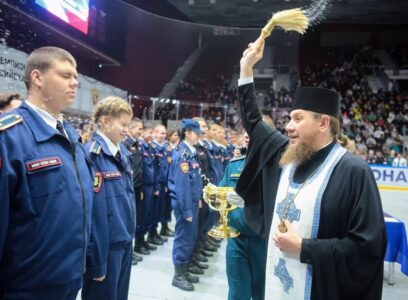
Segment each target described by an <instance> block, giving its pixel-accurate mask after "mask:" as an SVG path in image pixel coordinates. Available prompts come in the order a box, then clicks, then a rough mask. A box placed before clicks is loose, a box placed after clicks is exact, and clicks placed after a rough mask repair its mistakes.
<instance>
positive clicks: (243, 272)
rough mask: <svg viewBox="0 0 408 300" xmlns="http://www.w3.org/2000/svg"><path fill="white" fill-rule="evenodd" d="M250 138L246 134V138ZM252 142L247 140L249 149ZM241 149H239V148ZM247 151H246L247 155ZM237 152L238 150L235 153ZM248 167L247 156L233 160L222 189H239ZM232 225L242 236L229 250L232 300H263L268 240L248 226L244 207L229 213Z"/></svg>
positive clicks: (234, 239) (228, 261)
mask: <svg viewBox="0 0 408 300" xmlns="http://www.w3.org/2000/svg"><path fill="white" fill-rule="evenodd" d="M247 136H248V135H247V134H245V136H244V138H245V137H247ZM247 144H248V139H246V141H245V146H244V148H242V150H244V149H246V146H247ZM237 150H238V149H237ZM245 152H246V151H242V153H245ZM235 153H237V151H235ZM244 164H245V155H241V156H237V157H235V158H233V159H232V160H231V162H230V163H229V165H228V167H227V169H226V170H225V174H224V177H223V179H222V180H221V182H220V184H219V185H220V186H229V187H236V185H237V181H238V178H239V176H240V175H241V173H242V170H243V168H244ZM228 217H229V225H230V226H232V227H234V228H236V229H237V230H238V231H239V232H240V235H239V237H237V238H232V239H228V242H227V250H226V264H227V278H228V287H229V291H228V299H229V300H240V299H242V300H247V299H253V300H262V299H264V293H265V264H266V243H265V239H263V238H262V237H259V236H258V235H257V234H255V233H254V232H253V231H252V230H251V228H249V226H248V225H247V224H246V223H245V220H244V208H237V209H235V210H233V211H231V212H230V213H229V214H228Z"/></svg>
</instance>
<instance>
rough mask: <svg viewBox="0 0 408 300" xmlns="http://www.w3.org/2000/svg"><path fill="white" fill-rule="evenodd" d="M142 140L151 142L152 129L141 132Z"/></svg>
mask: <svg viewBox="0 0 408 300" xmlns="http://www.w3.org/2000/svg"><path fill="white" fill-rule="evenodd" d="M143 138H144V140H145V141H146V142H149V143H150V142H151V141H152V139H153V130H152V129H145V130H144V131H143Z"/></svg>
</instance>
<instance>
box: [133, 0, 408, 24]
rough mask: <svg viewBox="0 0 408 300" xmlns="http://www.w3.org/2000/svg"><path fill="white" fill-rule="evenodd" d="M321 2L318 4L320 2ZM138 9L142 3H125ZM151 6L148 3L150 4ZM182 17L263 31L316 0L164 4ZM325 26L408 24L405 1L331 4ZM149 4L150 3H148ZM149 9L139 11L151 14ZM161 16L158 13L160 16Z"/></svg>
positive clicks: (351, 0)
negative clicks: (274, 17)
mask: <svg viewBox="0 0 408 300" xmlns="http://www.w3.org/2000/svg"><path fill="white" fill-rule="evenodd" d="M320 1H321V0H320ZM126 2H128V3H130V4H132V2H133V4H134V5H135V6H139V7H141V6H143V5H141V6H140V5H139V4H140V3H141V2H143V1H137V0H127V1H126ZM149 2H150V1H149ZM154 2H156V3H157V2H168V3H169V4H171V5H172V6H173V7H174V8H175V9H176V10H178V11H179V12H180V13H181V15H184V16H185V18H183V17H176V18H178V19H182V20H190V21H192V22H194V23H200V24H208V25H216V26H227V27H244V28H248V27H249V28H251V27H262V26H263V25H264V24H265V21H266V20H267V19H269V18H270V17H271V14H272V12H276V11H279V10H283V9H289V8H294V7H309V6H310V4H311V2H319V0H166V1H154ZM330 2H331V5H332V7H331V8H330V10H329V12H328V14H327V18H326V20H325V22H326V23H348V24H407V23H408V1H407V0H330ZM151 4H152V3H151ZM151 4H150V5H149V7H141V8H142V9H146V10H150V11H152V12H155V11H154V9H153V10H151V9H152V5H151ZM159 14H160V13H159Z"/></svg>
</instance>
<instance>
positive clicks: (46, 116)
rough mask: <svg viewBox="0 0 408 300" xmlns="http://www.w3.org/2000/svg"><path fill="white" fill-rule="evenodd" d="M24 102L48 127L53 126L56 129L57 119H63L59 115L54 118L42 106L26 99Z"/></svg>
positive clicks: (61, 120)
mask: <svg viewBox="0 0 408 300" xmlns="http://www.w3.org/2000/svg"><path fill="white" fill-rule="evenodd" d="M25 103H26V104H27V105H28V106H29V107H30V108H31V109H32V110H34V111H35V112H36V113H37V114H38V115H39V116H40V118H41V119H43V121H44V122H45V123H46V124H47V125H48V126H50V127H52V128H54V129H55V130H57V129H56V128H57V121H60V122H61V123H62V122H63V121H64V119H63V118H62V116H61V115H59V117H58V119H56V118H55V117H54V116H53V115H51V114H50V113H49V112H47V111H45V110H44V109H42V108H39V107H38V106H36V105H34V104H33V103H31V102H30V101H28V100H26V101H25Z"/></svg>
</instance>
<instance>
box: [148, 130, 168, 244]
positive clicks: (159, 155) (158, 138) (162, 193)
mask: <svg viewBox="0 0 408 300" xmlns="http://www.w3.org/2000/svg"><path fill="white" fill-rule="evenodd" d="M154 136H155V138H154V140H153V142H152V144H151V146H152V148H153V152H154V154H155V161H154V167H155V183H154V193H153V195H154V201H153V220H152V226H151V230H150V231H149V237H155V238H156V239H159V240H161V241H162V242H167V238H165V237H164V236H160V235H159V234H158V233H157V225H158V223H159V222H160V221H161V220H162V219H163V217H164V214H165V209H166V196H167V177H168V173H169V162H168V159H167V156H168V154H167V145H166V136H167V131H166V127H164V126H163V125H161V124H158V125H156V126H155V127H154Z"/></svg>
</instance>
